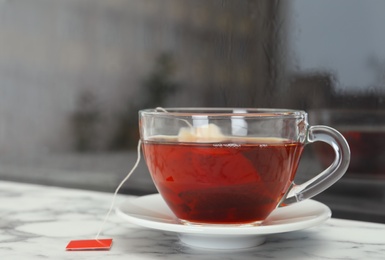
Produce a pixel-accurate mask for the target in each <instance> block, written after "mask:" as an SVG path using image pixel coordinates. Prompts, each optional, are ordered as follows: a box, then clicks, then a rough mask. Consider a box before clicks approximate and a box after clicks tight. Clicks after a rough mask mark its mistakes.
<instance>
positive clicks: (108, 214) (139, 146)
mask: <svg viewBox="0 0 385 260" xmlns="http://www.w3.org/2000/svg"><path fill="white" fill-rule="evenodd" d="M141 146H142V141H141V140H140V139H139V141H138V147H137V159H136V162H135V164H134V166H133V167H132V169H131V171H130V172H129V173H128V174H127V175H126V177H125V178H124V179H123V180H122V181H121V182H120V183H119V185H118V187H117V188H116V190H115V192H114V195H113V197H112V201H111V205H110V209H109V210H108V212H107V214H106V216H105V217H104V220H103V222H102V224H101V225H100V227H99V230H98V233H97V234H96V236H95V239H98V238H99V236H100V233H101V232H102V230H103V227H104V225H105V224H106V222H107V220H108V218H109V216H110V214H111V212H112V210H113V208H114V205H115V200H116V196H117V195H118V192H119V190H120V188H121V187H122V186H123V184H124V183H125V182H126V181H127V180H128V178H130V176H131V175H132V173H133V172H134V171H135V169H136V168H137V167H138V165H139V162H140V158H141V156H140V154H141Z"/></svg>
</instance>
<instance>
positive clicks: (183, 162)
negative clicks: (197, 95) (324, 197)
mask: <svg viewBox="0 0 385 260" xmlns="http://www.w3.org/2000/svg"><path fill="white" fill-rule="evenodd" d="M139 122H140V138H141V142H142V144H143V145H142V147H143V153H144V157H145V159H146V163H147V166H148V168H149V170H150V174H151V177H152V179H153V181H154V183H155V185H156V187H157V189H158V191H159V194H160V196H161V197H162V198H163V199H164V201H165V202H166V203H167V204H168V206H169V208H170V209H171V211H172V212H173V213H174V214H175V216H176V217H177V218H178V219H179V220H180V221H181V223H183V224H186V225H189V224H199V225H210V224H211V225H212V224H214V225H222V226H223V225H236V226H239V225H240V226H243V225H257V224H259V223H261V222H262V221H264V220H265V219H266V218H267V216H269V215H270V213H271V212H272V211H273V210H274V209H275V208H276V207H277V206H279V205H285V206H288V205H290V204H293V203H297V202H300V201H302V200H305V199H309V198H312V197H314V196H315V195H317V194H319V193H320V192H322V191H324V190H325V189H327V188H328V187H330V186H331V185H332V184H334V183H335V182H336V181H337V180H338V179H339V178H341V176H342V175H343V174H344V173H345V171H346V169H347V167H348V165H349V159H350V150H349V146H348V144H347V143H346V141H345V139H344V137H343V136H342V135H341V134H340V133H339V132H338V131H336V130H335V129H333V128H331V127H327V126H322V125H316V126H310V125H309V124H308V122H307V113H306V112H304V111H299V110H289V109H263V108H261V109H260V108H156V109H146V110H141V111H139ZM314 142H325V143H327V144H328V145H330V146H331V147H332V148H333V150H334V155H335V156H334V161H333V163H332V165H331V166H330V167H328V168H327V169H325V170H324V171H322V172H321V173H319V174H318V175H315V177H313V178H312V179H310V180H308V181H306V182H304V183H302V184H299V185H298V184H294V183H293V179H294V177H295V174H296V171H297V168H298V165H299V160H300V157H301V154H302V151H303V149H304V146H305V145H307V144H311V143H314Z"/></svg>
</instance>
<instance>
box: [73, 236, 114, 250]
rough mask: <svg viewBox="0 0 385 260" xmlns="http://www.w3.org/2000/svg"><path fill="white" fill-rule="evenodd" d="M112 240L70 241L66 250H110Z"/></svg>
mask: <svg viewBox="0 0 385 260" xmlns="http://www.w3.org/2000/svg"><path fill="white" fill-rule="evenodd" d="M111 244H112V238H108V239H89V240H71V241H70V242H69V243H68V245H67V247H66V250H68V251H82V250H110V248H111Z"/></svg>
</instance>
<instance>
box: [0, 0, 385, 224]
mask: <svg viewBox="0 0 385 260" xmlns="http://www.w3.org/2000/svg"><path fill="white" fill-rule="evenodd" d="M384 8H385V3H383V2H382V1H375V0H368V1H359V0H340V1H332V0H322V1H321V0H288V1H282V0H262V1H261V0H248V1H246V0H245V1H230V0H221V1H217V0H215V1H214V0H213V1H200V0H199V1H192V0H163V1H150V0H141V1H139V0H138V1H136V0H134V1H123V0H113V1H103V0H76V1H75V0H70V1H59V0H51V1H48V0H47V1H44V0H43V1H38V0H18V1H6V0H0V29H1V30H0V81H1V82H0V83H1V84H0V93H1V95H0V178H1V179H7V180H16V181H26V182H35V183H42V184H47V185H59V186H71V187H78V188H87V189H96V190H104V191H112V190H114V188H115V187H116V186H117V184H118V183H119V181H120V180H121V179H123V177H124V176H125V174H126V172H128V171H129V169H130V168H131V167H132V165H133V164H134V162H135V160H136V145H137V141H138V123H137V120H138V116H137V112H138V110H139V109H144V108H154V107H159V106H160V107H179V106H183V107H201V106H206V107H241V108H244V107H268V108H273V107H279V108H292V109H302V110H305V111H307V112H309V122H310V123H311V124H327V125H330V126H332V127H335V128H337V129H338V130H340V131H341V132H343V134H344V135H345V137H346V138H347V140H348V142H349V143H350V145H351V148H352V164H351V167H350V168H349V169H348V172H347V173H346V175H345V176H344V177H343V179H341V181H340V182H339V183H338V184H336V185H334V186H333V187H332V188H330V190H328V191H327V192H325V193H323V194H321V195H320V197H319V199H320V200H321V199H322V200H323V201H325V202H327V203H330V205H332V204H333V205H332V206H331V207H332V209H333V212H334V216H336V215H337V216H341V217H350V218H353V217H356V218H361V219H370V220H373V221H384V219H385V218H384V215H385V212H384V211H383V210H382V211H381V209H383V208H385V207H383V203H384V201H383V198H385V195H384V190H385V189H384V185H385V184H384V179H385V171H384V170H383V169H385V167H383V165H382V162H383V161H384V160H382V159H381V158H382V157H383V154H384V153H385V148H384V145H383V141H382V140H383V139H384V138H383V133H384V131H383V129H384V128H385V127H384V122H383V118H384V117H382V113H384V111H385V105H384V98H385V92H384V91H385V77H384V75H385V47H384V46H385V37H384V34H383V24H384V22H385V18H384V16H383V14H382V13H383V12H382V10H384ZM341 111H343V112H341ZM363 111H364V112H363ZM340 112H341V114H340ZM363 113H364V115H363ZM345 116H346V117H345ZM342 117H343V118H342ZM335 118H339V119H335ZM328 154H330V152H329V151H327V150H326V151H325V149H324V147H322V145H314V147H313V146H311V147H309V149H307V151H305V154H304V158H303V160H302V163H301V165H300V169H299V171H300V172H301V173H302V174H303V175H302V176H304V178H305V179H306V178H307V176H308V175H311V174H313V173H316V172H319V169H322V168H323V167H324V166H325V164H327V163H328V161H327V160H328ZM369 155H370V156H369ZM314 158H316V159H317V160H318V161H319V164H316V165H315V164H314V163H307V162H311V161H312V160H313V159H314ZM299 178H300V177H299ZM123 192H128V193H134V194H144V193H150V192H155V188H154V186H153V185H152V182H151V179H150V178H149V175H148V172H147V168H146V166H145V164H144V162H143V161H142V162H141V164H140V166H139V168H138V169H137V171H136V173H135V174H134V175H133V177H132V179H130V181H129V182H128V183H127V184H126V185H125V186H124V189H123ZM337 195H338V196H337ZM334 204H336V206H334ZM357 205H358V206H357ZM333 207H334V208H333ZM356 208H361V211H360V212H358V211H356Z"/></svg>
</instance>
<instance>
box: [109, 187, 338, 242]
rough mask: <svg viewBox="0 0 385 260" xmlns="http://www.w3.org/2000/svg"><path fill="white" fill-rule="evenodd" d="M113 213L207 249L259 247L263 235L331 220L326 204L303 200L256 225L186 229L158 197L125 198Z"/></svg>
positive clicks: (263, 237) (262, 240) (191, 227)
mask: <svg viewBox="0 0 385 260" xmlns="http://www.w3.org/2000/svg"><path fill="white" fill-rule="evenodd" d="M116 213H117V215H119V216H121V217H123V218H124V219H126V220H128V221H129V222H130V223H132V224H136V225H139V226H142V227H146V228H152V229H158V230H164V231H169V232H176V233H178V235H179V238H180V240H181V241H182V242H183V243H185V244H187V245H190V246H193V247H203V248H210V249H240V248H248V247H254V246H257V245H260V244H262V243H263V242H264V241H265V236H266V235H269V234H275V233H283V232H289V231H295V230H301V229H305V228H309V227H313V226H316V225H318V224H320V223H322V222H324V221H326V220H327V219H329V218H330V217H331V211H330V209H329V208H328V207H327V206H326V205H324V204H322V203H320V202H317V201H314V200H306V201H303V202H300V203H296V204H293V205H290V206H287V207H282V208H277V209H276V210H274V212H273V213H271V214H270V216H269V217H268V218H267V219H266V220H265V221H264V222H263V223H262V225H260V226H230V227H227V226H223V225H221V226H216V225H207V226H204V225H202V226H200V225H193V226H189V225H183V224H181V223H180V222H179V221H178V220H177V218H176V217H175V215H174V214H173V213H172V212H171V210H170V209H169V208H168V206H167V205H166V203H165V202H164V200H163V199H162V197H161V196H160V195H159V194H153V195H147V196H143V197H137V198H135V199H129V200H127V201H125V202H124V203H122V204H121V205H120V206H119V207H118V208H117V209H116Z"/></svg>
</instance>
